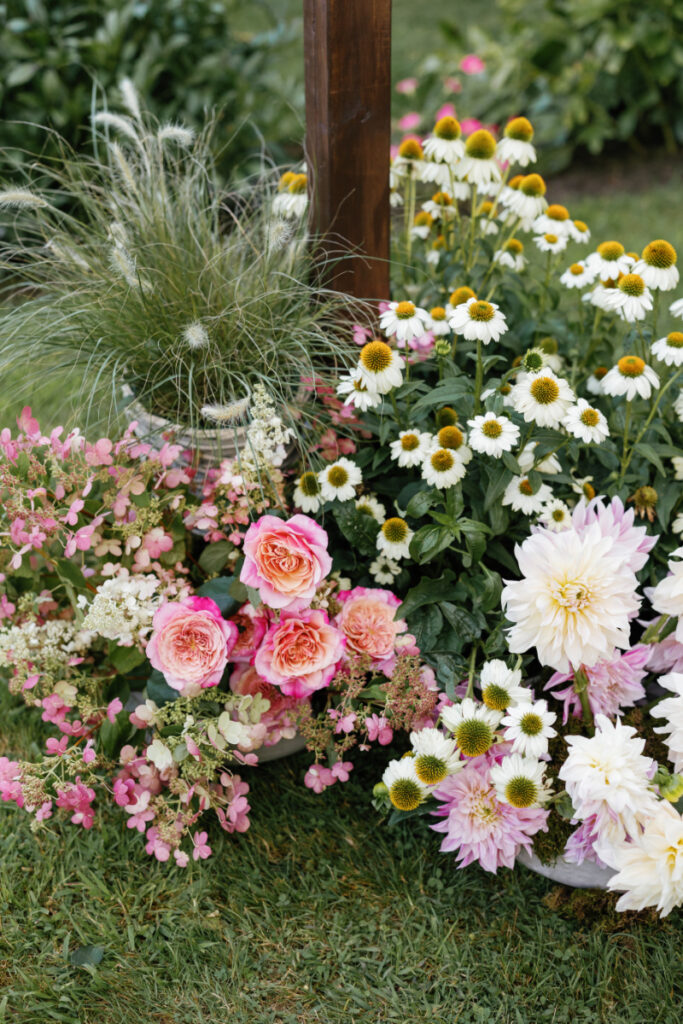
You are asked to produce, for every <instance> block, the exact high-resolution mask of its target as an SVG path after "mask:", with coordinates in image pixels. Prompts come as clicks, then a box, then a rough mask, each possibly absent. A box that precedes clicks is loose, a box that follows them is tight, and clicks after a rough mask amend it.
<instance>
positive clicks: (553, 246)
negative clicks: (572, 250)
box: [534, 231, 567, 255]
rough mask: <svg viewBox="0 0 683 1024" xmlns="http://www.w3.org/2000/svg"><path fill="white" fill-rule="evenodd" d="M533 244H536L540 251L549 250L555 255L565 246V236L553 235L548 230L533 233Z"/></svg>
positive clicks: (562, 250)
mask: <svg viewBox="0 0 683 1024" xmlns="http://www.w3.org/2000/svg"><path fill="white" fill-rule="evenodd" d="M534 245H536V246H538V248H539V249H540V250H541V252H550V253H552V254H553V255H555V254H556V253H558V252H564V250H565V249H566V248H567V236H566V235H555V234H553V233H552V232H550V231H548V232H547V233H546V234H545V235H534Z"/></svg>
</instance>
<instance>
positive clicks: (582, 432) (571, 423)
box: [564, 398, 609, 444]
mask: <svg viewBox="0 0 683 1024" xmlns="http://www.w3.org/2000/svg"><path fill="white" fill-rule="evenodd" d="M564 427H565V429H566V430H568V431H569V433H570V434H572V435H573V436H574V437H578V438H579V439H580V440H581V441H584V442H585V443H586V444H600V443H601V442H602V441H604V440H605V438H606V437H609V427H608V426H607V420H606V419H605V417H604V415H603V414H602V413H601V412H600V410H599V409H595V408H594V407H593V406H592V405H589V403H588V402H587V401H586V399H585V398H579V399H578V400H577V402H576V405H572V406H571V407H570V409H568V411H567V415H566V416H565V418H564Z"/></svg>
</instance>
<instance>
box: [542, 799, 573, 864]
mask: <svg viewBox="0 0 683 1024" xmlns="http://www.w3.org/2000/svg"><path fill="white" fill-rule="evenodd" d="M575 827H576V826H575V825H571V824H570V823H569V822H568V821H567V819H566V818H563V817H562V816H561V815H560V814H558V813H557V811H556V810H553V809H551V811H550V814H549V815H548V831H547V832H537V833H536V835H535V836H534V853H535V854H536V856H537V857H538V859H539V860H540V862H541V863H542V864H552V863H553V862H554V861H556V860H557V858H558V857H561V856H562V854H563V853H564V847H565V843H566V842H567V840H568V839H569V836H570V835H571V834H572V832H573V831H574V829H575Z"/></svg>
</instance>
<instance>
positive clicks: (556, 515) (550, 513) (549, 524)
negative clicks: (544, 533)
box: [538, 498, 572, 533]
mask: <svg viewBox="0 0 683 1024" xmlns="http://www.w3.org/2000/svg"><path fill="white" fill-rule="evenodd" d="M538 520H539V522H540V523H541V525H542V526H545V528H546V529H547V530H552V532H553V533H559V532H560V530H568V529H569V528H570V527H571V525H572V511H571V509H570V508H569V505H566V504H565V502H564V501H562V500H561V499H560V498H553V500H552V501H549V502H548V504H547V505H544V506H543V508H542V509H541V512H540V514H539V517H538Z"/></svg>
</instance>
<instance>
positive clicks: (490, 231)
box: [479, 202, 500, 235]
mask: <svg viewBox="0 0 683 1024" xmlns="http://www.w3.org/2000/svg"><path fill="white" fill-rule="evenodd" d="M487 207H488V209H487ZM492 208H493V203H488V202H487V203H482V204H481V206H480V207H479V233H480V234H481V235H497V234H498V232H499V231H500V227H499V226H498V224H497V223H496V222H495V220H492V219H491V216H490V213H491V209H492Z"/></svg>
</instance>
